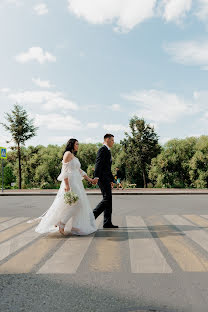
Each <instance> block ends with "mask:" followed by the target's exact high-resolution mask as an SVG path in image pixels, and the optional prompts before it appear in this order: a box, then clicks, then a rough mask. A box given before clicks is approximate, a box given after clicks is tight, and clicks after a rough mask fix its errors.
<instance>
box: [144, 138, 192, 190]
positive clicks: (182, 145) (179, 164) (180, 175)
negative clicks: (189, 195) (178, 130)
mask: <svg viewBox="0 0 208 312" xmlns="http://www.w3.org/2000/svg"><path fill="white" fill-rule="evenodd" d="M196 142H197V139H196V138H195V137H190V138H186V139H183V140H179V139H173V140H170V141H168V142H167V143H166V144H165V145H164V147H163V149H162V151H161V153H160V154H159V155H158V156H157V157H156V158H154V159H153V160H152V163H151V168H150V171H149V178H150V179H151V181H152V183H153V185H154V186H156V187H168V188H171V187H177V188H186V187H190V185H191V180H190V174H189V170H190V160H191V159H192V157H193V155H194V154H195V151H196Z"/></svg>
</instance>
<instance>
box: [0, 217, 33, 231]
mask: <svg viewBox="0 0 208 312" xmlns="http://www.w3.org/2000/svg"><path fill="white" fill-rule="evenodd" d="M27 219H28V218H14V219H12V220H9V221H6V222H3V223H1V224H0V231H3V230H6V229H8V228H9V227H11V226H14V225H17V224H18V223H21V222H23V221H25V220H27Z"/></svg>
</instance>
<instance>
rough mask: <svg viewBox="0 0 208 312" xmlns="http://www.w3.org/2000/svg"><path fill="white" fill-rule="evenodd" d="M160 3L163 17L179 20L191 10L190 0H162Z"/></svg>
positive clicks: (169, 19) (168, 19)
mask: <svg viewBox="0 0 208 312" xmlns="http://www.w3.org/2000/svg"><path fill="white" fill-rule="evenodd" d="M161 4H162V16H163V18H164V19H165V20H166V21H167V22H170V21H175V22H179V21H180V20H181V19H182V18H184V17H185V16H186V13H188V12H189V11H190V10H191V6H192V0H163V1H162V3H161Z"/></svg>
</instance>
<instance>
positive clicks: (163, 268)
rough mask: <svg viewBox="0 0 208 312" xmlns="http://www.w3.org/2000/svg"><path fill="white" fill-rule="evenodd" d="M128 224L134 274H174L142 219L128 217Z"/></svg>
mask: <svg viewBox="0 0 208 312" xmlns="http://www.w3.org/2000/svg"><path fill="white" fill-rule="evenodd" d="M126 222H127V226H128V235H129V248H130V260H131V271H132V273H172V269H171V267H170V266H169V265H168V263H167V261H166V259H165V257H164V256H163V254H162V252H161V251H160V249H159V247H158V246H157V244H156V242H155V239H154V238H153V237H152V235H151V233H150V231H149V230H148V227H147V225H146V224H145V222H144V220H143V219H142V217H140V216H127V217H126ZM131 227H132V229H131Z"/></svg>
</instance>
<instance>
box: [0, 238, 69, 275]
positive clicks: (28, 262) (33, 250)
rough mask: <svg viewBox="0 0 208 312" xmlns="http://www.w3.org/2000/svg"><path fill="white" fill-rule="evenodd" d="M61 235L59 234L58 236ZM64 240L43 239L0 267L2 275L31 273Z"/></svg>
mask: <svg viewBox="0 0 208 312" xmlns="http://www.w3.org/2000/svg"><path fill="white" fill-rule="evenodd" d="M58 235H59V234H58ZM62 239H63V238H62V237H61V236H60V237H58V238H52V237H50V236H47V237H42V238H40V239H39V240H37V241H35V242H34V243H33V244H32V245H30V246H29V247H26V248H25V249H23V250H22V251H21V252H20V253H18V254H17V255H15V256H14V257H12V258H11V259H9V260H8V261H7V262H5V263H4V264H2V265H1V266H0V273H4V274H21V273H29V272H30V271H31V270H32V269H33V267H34V266H35V265H37V264H38V263H39V262H40V261H41V259H43V258H44V257H45V256H46V255H47V254H48V253H49V252H50V250H51V249H53V248H54V247H56V246H57V244H58V243H60V241H61V240H62Z"/></svg>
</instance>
